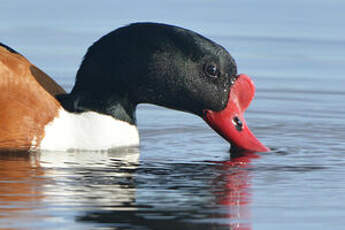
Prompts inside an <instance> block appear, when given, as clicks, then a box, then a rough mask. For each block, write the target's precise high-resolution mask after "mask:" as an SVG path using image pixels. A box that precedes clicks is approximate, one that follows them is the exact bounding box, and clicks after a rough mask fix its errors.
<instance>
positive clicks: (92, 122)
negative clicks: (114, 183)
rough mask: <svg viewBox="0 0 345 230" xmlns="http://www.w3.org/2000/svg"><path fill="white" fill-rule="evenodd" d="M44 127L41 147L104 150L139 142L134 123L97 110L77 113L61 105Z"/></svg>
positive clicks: (65, 149) (61, 149) (44, 148)
mask: <svg viewBox="0 0 345 230" xmlns="http://www.w3.org/2000/svg"><path fill="white" fill-rule="evenodd" d="M44 131H45V136H44V138H43V140H42V141H41V144H40V149H42V150H52V151H76V150H77V151H80V150H91V151H105V150H109V149H112V148H118V147H124V146H138V145H139V133H138V129H137V127H136V126H135V125H131V124H129V123H127V122H124V121H120V120H116V119H114V118H113V117H111V116H109V115H103V114H99V113H96V112H84V113H80V114H75V113H70V112H67V111H66V110H64V109H61V110H60V111H59V116H57V117H56V118H55V119H54V120H53V121H51V122H50V123H49V124H47V125H46V127H45V130H44ZM34 141H35V139H34V140H33V142H34ZM32 144H34V143H32Z"/></svg>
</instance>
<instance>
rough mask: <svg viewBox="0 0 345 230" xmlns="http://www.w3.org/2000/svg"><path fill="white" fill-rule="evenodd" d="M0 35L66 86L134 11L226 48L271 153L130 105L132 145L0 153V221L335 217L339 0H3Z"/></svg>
mask: <svg viewBox="0 0 345 230" xmlns="http://www.w3.org/2000/svg"><path fill="white" fill-rule="evenodd" d="M1 9H2V13H1V14H0V31H1V35H0V40H1V41H2V42H4V43H5V44H8V45H10V46H12V47H13V48H15V49H17V50H18V51H20V52H21V53H23V54H24V55H25V56H27V57H28V58H29V59H30V60H31V61H32V62H33V63H35V64H37V65H38V66H39V67H41V68H42V69H43V70H45V71H46V72H47V73H49V74H50V75H51V76H53V77H54V79H56V80H57V81H58V82H59V83H60V84H61V85H62V86H63V87H64V88H66V89H67V90H69V89H71V87H72V85H73V79H74V74H75V72H76V70H77V68H78V65H79V63H80V60H81V57H82V55H83V54H84V53H85V51H86V48H87V47H88V46H89V45H90V44H91V43H92V42H93V41H95V40H96V39H97V38H99V37H100V36H101V35H103V34H105V33H107V32H109V31H111V30H113V29H115V28H117V27H119V26H121V25H125V24H128V23H130V22H135V21H159V22H166V23H170V24H177V25H180V26H184V27H187V28H190V29H192V30H196V31H198V32H200V33H203V34H205V35H206V36H208V37H210V38H211V39H213V40H215V41H217V42H218V43H220V44H222V45H223V46H224V47H226V48H227V49H228V50H229V51H230V52H231V54H232V55H233V56H234V57H235V59H236V61H237V63H238V67H239V71H240V72H243V73H246V74H248V75H249V76H251V77H252V78H253V80H254V81H255V84H256V86H257V94H256V99H255V100H254V101H253V103H252V105H251V106H250V107H249V110H248V111H247V113H246V118H247V121H248V123H249V126H250V127H251V129H252V130H253V131H254V133H255V134H256V136H258V137H259V139H260V140H261V141H262V142H263V143H265V144H266V145H267V146H269V147H270V148H272V152H270V153H264V154H258V155H253V156H251V157H244V158H239V159H232V160H231V161H230V157H229V152H228V150H229V144H227V143H226V142H225V141H223V140H222V139H221V138H220V137H219V136H218V135H217V134H215V133H214V132H213V131H212V130H210V129H209V128H208V127H207V126H206V125H205V124H204V123H203V121H201V120H200V119H199V118H197V117H195V116H192V115H189V114H185V113H181V112H176V111H172V110H167V109H163V108H159V107H155V106H151V105H142V106H140V107H139V111H138V114H137V116H138V119H139V129H140V134H141V146H140V148H129V149H119V150H117V151H114V152H110V153H89V152H83V153H62V152H59V153H55V152H42V153H36V154H30V155H27V154H24V155H23V154H13V153H12V154H10V153H9V154H2V155H1V156H0V228H6V229H277V228H279V229H292V228H294V229H329V228H331V229H343V225H344V224H345V220H344V218H343V217H344V216H345V203H344V202H343V201H344V200H345V192H344V191H345V183H344V176H345V170H344V166H345V158H344V154H345V144H344V137H345V116H344V113H345V107H344V99H345V90H344V86H345V80H344V77H343V70H344V64H345V56H344V53H345V33H344V30H343V28H344V26H345V25H344V24H345V16H344V13H343V12H344V10H345V3H344V2H343V1H340V0H338V1H337V0H333V1H319V0H316V1H315V0H314V1H311V0H302V1H297V0H292V1H288V2H284V3H283V2H277V1H273V0H264V1H260V2H258V1H254V0H246V1H238V2H229V1H225V0H224V1H215V2H212V3H211V2H208V1H196V0H195V1H194V0H193V1H188V2H185V1H176V0H174V1H164V2H159V1H145V2H143V1H132V2H130V3H127V2H126V3H125V2H116V1H112V2H109V1H97V3H96V2H95V3H91V2H90V3H85V2H83V1H72V2H69V1H59V2H58V3H52V2H46V1H35V2H19V1H18V2H16V1H7V0H4V1H2V5H1Z"/></svg>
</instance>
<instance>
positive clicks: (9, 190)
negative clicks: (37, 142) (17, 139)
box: [0, 153, 48, 226]
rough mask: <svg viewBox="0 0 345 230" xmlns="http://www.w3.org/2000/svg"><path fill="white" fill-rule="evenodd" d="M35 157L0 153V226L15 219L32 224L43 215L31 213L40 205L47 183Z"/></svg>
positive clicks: (13, 221) (16, 221)
mask: <svg viewBox="0 0 345 230" xmlns="http://www.w3.org/2000/svg"><path fill="white" fill-rule="evenodd" d="M47 180H48V179H47V178H45V177H44V170H43V169H42V168H41V167H40V166H39V159H38V158H37V156H36V155H28V154H27V153H1V154H0V213H1V214H0V226H4V225H5V226H6V225H7V223H10V226H11V225H12V223H18V224H20V222H19V220H25V221H26V222H32V223H35V222H37V221H38V220H40V219H42V218H46V217H47V216H45V217H43V216H39V215H36V214H35V213H32V212H31V211H32V210H34V209H37V208H39V207H40V206H41V204H40V201H41V200H42V199H43V198H44V193H43V192H42V191H43V187H44V184H46V183H47Z"/></svg>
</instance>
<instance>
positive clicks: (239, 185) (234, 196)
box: [214, 153, 259, 230]
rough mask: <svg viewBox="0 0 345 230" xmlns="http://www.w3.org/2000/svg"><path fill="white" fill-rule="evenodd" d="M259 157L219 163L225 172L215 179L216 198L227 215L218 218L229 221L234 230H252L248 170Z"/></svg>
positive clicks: (238, 158) (247, 157) (249, 156)
mask: <svg viewBox="0 0 345 230" xmlns="http://www.w3.org/2000/svg"><path fill="white" fill-rule="evenodd" d="M258 157H259V155H256V154H252V153H251V154H248V155H242V156H239V157H236V158H233V159H232V160H230V161H224V162H217V163H218V164H219V166H218V168H219V169H220V170H221V171H222V172H223V174H221V175H219V176H218V177H217V178H215V180H214V183H215V188H214V189H215V190H214V193H215V198H216V203H217V204H218V205H221V206H224V207H225V210H226V211H225V213H224V214H219V215H217V216H216V218H222V219H227V220H228V221H226V222H228V223H229V227H230V229H232V230H234V229H235V230H249V229H252V228H251V224H250V222H251V216H250V202H251V192H250V185H251V182H250V180H251V178H250V173H249V170H248V168H249V167H250V161H251V159H253V158H258Z"/></svg>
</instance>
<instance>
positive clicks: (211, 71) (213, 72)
mask: <svg viewBox="0 0 345 230" xmlns="http://www.w3.org/2000/svg"><path fill="white" fill-rule="evenodd" d="M205 72H206V74H207V76H209V77H215V78H216V77H218V74H219V71H218V69H217V67H216V66H215V65H214V64H210V65H207V66H206V68H205Z"/></svg>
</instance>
